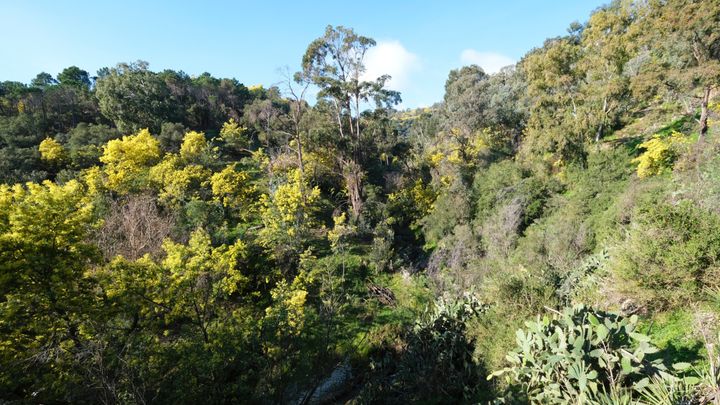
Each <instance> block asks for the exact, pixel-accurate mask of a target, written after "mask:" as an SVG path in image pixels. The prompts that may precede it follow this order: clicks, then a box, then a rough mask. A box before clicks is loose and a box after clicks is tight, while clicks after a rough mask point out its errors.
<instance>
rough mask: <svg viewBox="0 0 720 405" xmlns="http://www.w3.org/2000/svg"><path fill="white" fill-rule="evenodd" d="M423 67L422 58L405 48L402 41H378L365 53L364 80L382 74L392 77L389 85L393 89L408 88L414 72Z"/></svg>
mask: <svg viewBox="0 0 720 405" xmlns="http://www.w3.org/2000/svg"><path fill="white" fill-rule="evenodd" d="M420 68H421V64H420V58H418V56H417V55H415V54H414V53H412V52H410V51H408V50H407V49H405V47H404V46H403V45H402V44H401V43H400V41H378V43H377V45H376V46H375V47H373V48H370V50H369V51H368V53H367V55H365V73H364V74H363V77H362V78H363V79H364V80H375V79H377V78H378V77H380V76H382V75H390V76H392V79H391V80H390V82H389V83H388V87H389V88H390V89H393V90H399V91H403V90H407V89H408V88H409V87H410V86H411V81H412V80H411V79H412V75H413V73H415V72H417V71H419V70H420Z"/></svg>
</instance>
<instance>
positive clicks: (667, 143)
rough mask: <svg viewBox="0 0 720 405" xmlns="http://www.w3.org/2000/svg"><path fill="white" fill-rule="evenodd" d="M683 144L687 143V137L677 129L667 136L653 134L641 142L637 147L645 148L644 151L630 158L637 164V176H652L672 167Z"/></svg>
mask: <svg viewBox="0 0 720 405" xmlns="http://www.w3.org/2000/svg"><path fill="white" fill-rule="evenodd" d="M684 144H687V138H686V137H685V135H683V134H681V133H680V132H677V131H673V132H672V133H671V134H670V135H669V136H667V137H661V136H660V135H655V136H653V137H652V138H651V139H649V140H647V141H645V142H643V143H641V144H640V145H639V147H640V148H643V149H645V152H643V153H642V154H641V155H640V156H638V157H636V158H635V159H633V160H632V162H633V163H637V165H638V167H637V175H638V177H649V176H654V175H658V174H661V173H664V172H666V171H668V170H670V169H672V165H673V162H674V161H675V159H676V158H677V155H678V152H679V150H678V149H679V147H680V146H682V145H684Z"/></svg>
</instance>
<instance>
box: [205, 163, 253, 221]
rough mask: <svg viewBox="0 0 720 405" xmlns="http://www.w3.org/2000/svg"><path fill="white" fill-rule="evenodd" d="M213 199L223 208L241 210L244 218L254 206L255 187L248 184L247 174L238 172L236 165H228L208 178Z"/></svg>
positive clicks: (248, 177)
mask: <svg viewBox="0 0 720 405" xmlns="http://www.w3.org/2000/svg"><path fill="white" fill-rule="evenodd" d="M210 185H211V187H212V193H213V197H214V198H215V200H216V201H219V202H220V203H221V204H222V205H223V206H224V207H225V208H232V209H242V213H241V215H244V216H246V214H248V213H249V211H250V209H251V208H252V206H253V205H254V204H255V201H254V200H255V194H256V193H257V187H255V186H254V185H252V184H250V176H249V175H248V173H246V172H243V171H239V170H238V168H237V164H230V165H228V166H226V167H225V168H224V169H222V170H221V171H219V172H217V173H215V174H213V175H212V177H211V178H210Z"/></svg>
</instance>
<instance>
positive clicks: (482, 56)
mask: <svg viewBox="0 0 720 405" xmlns="http://www.w3.org/2000/svg"><path fill="white" fill-rule="evenodd" d="M460 61H462V63H463V64H464V65H478V66H480V67H481V68H483V70H484V71H485V73H497V72H499V71H500V69H502V68H504V67H505V66H509V65H513V64H515V61H514V60H513V59H512V58H510V57H508V56H505V55H503V54H500V53H496V52H479V51H476V50H474V49H466V50H464V51H462V53H461V54H460Z"/></svg>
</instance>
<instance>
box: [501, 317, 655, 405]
mask: <svg viewBox="0 0 720 405" xmlns="http://www.w3.org/2000/svg"><path fill="white" fill-rule="evenodd" d="M636 326H637V316H631V317H629V318H624V317H622V316H620V315H617V314H613V313H607V312H603V311H596V310H593V309H591V308H587V307H584V306H576V307H574V308H566V309H565V310H564V311H563V312H562V313H561V312H555V313H553V314H552V316H550V317H548V316H545V317H543V318H542V319H540V318H539V317H538V319H537V320H536V321H534V322H526V329H521V330H518V331H517V333H516V340H517V348H516V349H515V350H514V351H512V352H510V353H508V355H507V360H508V362H509V363H510V366H509V367H507V368H505V369H502V370H499V371H496V372H494V373H493V374H491V375H490V377H488V378H489V379H490V378H497V377H500V376H503V377H505V378H507V379H508V382H509V383H510V384H513V385H520V386H521V388H522V389H524V391H525V392H526V394H527V396H528V399H529V400H530V401H532V402H534V403H537V402H539V403H584V402H586V401H587V399H588V398H591V397H594V396H595V395H597V394H598V393H599V392H602V391H604V392H608V391H610V390H612V389H613V388H617V387H633V388H635V389H638V390H640V389H642V388H643V387H645V386H646V385H647V384H648V383H649V382H650V380H649V377H651V376H657V375H664V374H666V373H665V370H666V369H665V367H664V366H663V365H662V363H661V362H660V361H659V360H649V359H648V357H647V356H648V355H650V354H652V353H656V352H657V351H658V350H657V349H656V348H655V347H654V346H652V345H651V344H650V338H649V337H647V336H645V335H643V334H640V333H637V332H636V331H635V330H636Z"/></svg>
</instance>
